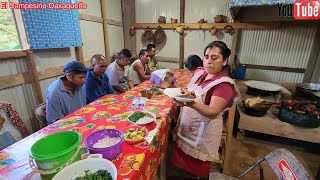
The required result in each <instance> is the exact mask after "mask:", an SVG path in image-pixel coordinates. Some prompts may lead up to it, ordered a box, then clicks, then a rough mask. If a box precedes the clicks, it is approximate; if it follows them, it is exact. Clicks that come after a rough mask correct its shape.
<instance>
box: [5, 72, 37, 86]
mask: <svg viewBox="0 0 320 180" xmlns="http://www.w3.org/2000/svg"><path fill="white" fill-rule="evenodd" d="M30 82H31V78H30V74H29V73H28V72H25V73H19V74H14V75H8V76H1V77H0V89H5V88H10V87H14V86H19V85H22V84H26V83H30Z"/></svg>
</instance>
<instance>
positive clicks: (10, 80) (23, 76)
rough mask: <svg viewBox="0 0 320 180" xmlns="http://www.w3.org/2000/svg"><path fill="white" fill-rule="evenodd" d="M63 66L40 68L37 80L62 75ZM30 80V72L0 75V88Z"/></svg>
mask: <svg viewBox="0 0 320 180" xmlns="http://www.w3.org/2000/svg"><path fill="white" fill-rule="evenodd" d="M84 65H85V66H86V67H90V65H91V62H90V61H85V62H84ZM63 67H64V66H58V67H53V68H48V69H44V70H41V71H40V72H38V75H37V76H38V80H44V79H49V78H53V77H57V76H61V75H63V74H64V73H63ZM30 82H31V76H30V72H25V73H19V74H14V75H8V76H0V90H1V89H5V88H10V87H14V86H18V85H22V84H27V83H30Z"/></svg>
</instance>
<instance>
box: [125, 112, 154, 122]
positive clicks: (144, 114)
mask: <svg viewBox="0 0 320 180" xmlns="http://www.w3.org/2000/svg"><path fill="white" fill-rule="evenodd" d="M143 117H148V118H153V116H152V115H151V114H150V113H147V112H142V111H136V112H134V113H133V114H131V115H130V116H129V117H128V119H129V120H130V121H131V122H134V123H136V122H137V121H139V119H141V118H143Z"/></svg>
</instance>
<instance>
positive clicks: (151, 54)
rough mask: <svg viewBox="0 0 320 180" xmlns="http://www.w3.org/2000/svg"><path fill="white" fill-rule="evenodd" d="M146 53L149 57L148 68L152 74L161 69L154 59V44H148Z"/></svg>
mask: <svg viewBox="0 0 320 180" xmlns="http://www.w3.org/2000/svg"><path fill="white" fill-rule="evenodd" d="M147 51H148V55H149V61H148V67H149V69H150V71H151V72H153V71H156V70H158V69H163V68H162V67H161V66H160V65H159V63H158V61H157V60H156V59H155V57H154V56H155V55H156V46H155V45H154V44H148V45H147Z"/></svg>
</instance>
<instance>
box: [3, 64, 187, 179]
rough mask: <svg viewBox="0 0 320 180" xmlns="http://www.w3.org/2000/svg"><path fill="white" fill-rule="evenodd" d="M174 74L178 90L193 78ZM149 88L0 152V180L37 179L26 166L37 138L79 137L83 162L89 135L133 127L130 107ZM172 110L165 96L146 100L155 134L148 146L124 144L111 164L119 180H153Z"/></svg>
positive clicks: (113, 98) (96, 105) (106, 100)
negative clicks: (63, 134) (65, 133)
mask: <svg viewBox="0 0 320 180" xmlns="http://www.w3.org/2000/svg"><path fill="white" fill-rule="evenodd" d="M173 73H174V75H175V77H177V82H176V86H177V87H184V86H186V84H187V83H188V82H189V80H190V78H191V75H192V74H191V72H190V71H186V70H181V69H174V70H173ZM148 87H151V84H150V81H145V82H144V83H142V84H140V85H139V86H137V87H135V88H134V89H132V90H130V91H127V92H126V93H123V94H120V95H113V94H112V95H106V96H104V97H102V98H100V99H98V100H96V101H94V102H92V103H90V104H88V105H87V106H85V107H83V108H81V109H79V110H77V111H75V112H74V113H72V114H69V115H68V116H66V117H64V118H63V119H61V120H59V121H57V122H55V123H53V124H51V125H49V126H47V127H46V128H44V129H42V130H40V131H38V132H36V133H34V134H32V135H30V136H28V137H27V138H25V139H23V140H21V141H19V142H17V143H15V144H13V145H12V146H10V147H8V148H6V149H4V150H2V151H0V179H2V180H3V179H14V180H18V179H39V178H40V176H39V174H37V173H34V172H33V171H32V169H31V167H30V166H29V151H30V148H31V146H32V144H33V143H35V142H36V141H37V140H39V139H40V138H42V137H44V136H46V135H48V134H52V133H55V132H59V131H66V130H72V131H76V132H79V133H80V134H82V144H81V146H82V148H81V154H82V158H86V156H87V155H88V153H87V149H86V148H85V147H84V145H83V141H84V140H85V138H86V137H87V136H88V135H89V134H90V133H92V132H93V131H95V130H99V129H105V128H115V129H118V130H123V129H125V128H127V127H129V126H133V125H134V124H132V123H131V122H130V121H128V115H129V114H131V113H132V112H134V111H135V110H133V109H131V106H130V105H131V103H132V100H133V99H134V98H135V97H138V96H139V93H140V91H141V90H144V89H146V88H148ZM171 109H172V105H171V103H170V98H169V97H167V96H166V95H156V96H153V97H152V98H151V99H148V100H147V104H146V107H145V110H146V111H149V112H152V113H154V114H156V115H157V116H158V118H157V119H156V121H155V122H152V123H150V124H148V125H146V128H147V129H148V130H149V131H151V130H154V131H155V133H154V135H153V137H152V138H151V139H152V140H151V143H150V144H149V143H148V142H147V141H146V140H144V141H142V142H140V143H137V144H135V145H129V144H127V143H125V142H124V143H123V146H122V152H121V154H120V155H119V156H118V157H117V158H116V159H115V160H113V163H114V164H115V166H116V167H117V170H118V179H119V180H121V179H141V180H142V179H152V178H153V176H154V175H155V173H156V171H157V168H158V166H159V164H160V160H161V154H162V153H163V152H164V151H165V150H166V147H167V140H168V134H169V131H170V122H171Z"/></svg>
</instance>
